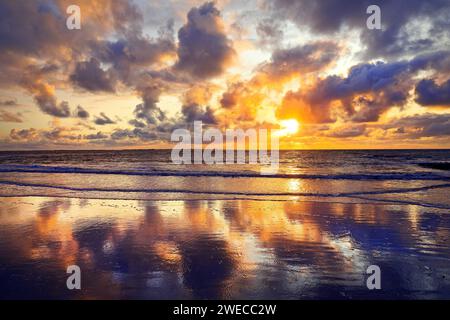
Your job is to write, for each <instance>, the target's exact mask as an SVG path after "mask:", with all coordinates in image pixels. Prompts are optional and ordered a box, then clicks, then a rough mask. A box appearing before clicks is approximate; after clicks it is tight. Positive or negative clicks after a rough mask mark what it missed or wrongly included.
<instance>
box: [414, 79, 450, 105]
mask: <svg viewBox="0 0 450 320" xmlns="http://www.w3.org/2000/svg"><path fill="white" fill-rule="evenodd" d="M416 102H417V103H418V104H420V105H423V106H450V79H449V80H447V82H444V83H442V84H441V85H438V84H436V82H435V81H434V80H431V79H424V80H421V81H420V82H419V83H418V84H417V85H416Z"/></svg>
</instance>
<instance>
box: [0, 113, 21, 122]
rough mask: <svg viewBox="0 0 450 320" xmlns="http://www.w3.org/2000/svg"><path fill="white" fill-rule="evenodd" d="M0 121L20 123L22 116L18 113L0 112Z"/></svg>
mask: <svg viewBox="0 0 450 320" xmlns="http://www.w3.org/2000/svg"><path fill="white" fill-rule="evenodd" d="M0 121H3V122H16V123H22V122H23V121H22V115H21V114H20V113H12V112H9V111H5V110H0Z"/></svg>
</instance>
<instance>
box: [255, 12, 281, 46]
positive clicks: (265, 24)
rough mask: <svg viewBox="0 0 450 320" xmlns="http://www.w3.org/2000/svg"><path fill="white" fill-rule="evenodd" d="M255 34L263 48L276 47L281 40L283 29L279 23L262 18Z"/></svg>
mask: <svg viewBox="0 0 450 320" xmlns="http://www.w3.org/2000/svg"><path fill="white" fill-rule="evenodd" d="M256 34H257V35H258V37H259V40H258V42H259V43H260V45H262V46H263V47H268V48H273V47H278V46H279V45H280V43H281V41H282V40H283V36H284V33H283V29H282V25H281V23H280V21H278V20H274V19H270V18H264V19H262V20H260V21H259V23H258V25H257V26H256Z"/></svg>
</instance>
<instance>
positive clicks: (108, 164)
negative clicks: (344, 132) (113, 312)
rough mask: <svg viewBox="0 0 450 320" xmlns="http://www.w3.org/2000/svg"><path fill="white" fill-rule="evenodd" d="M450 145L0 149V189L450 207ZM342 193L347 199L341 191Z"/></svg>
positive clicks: (88, 195) (41, 193)
mask: <svg viewBox="0 0 450 320" xmlns="http://www.w3.org/2000/svg"><path fill="white" fill-rule="evenodd" d="M449 158H450V151H449V150H418V151H417V150H416V151H414V150H385V151H381V150H380V151H281V153H280V163H279V169H278V172H277V173H276V174H273V175H270V176H262V175H261V174H260V169H261V167H260V166H259V165H250V164H244V165H242V164H232V165H226V164H225V165H207V164H198V165H195V164H191V165H177V164H173V163H172V161H171V159H170V150H140V151H137V150H133V151H51V152H46V151H36V152H0V185H1V186H2V188H1V191H0V195H1V196H30V195H36V196H59V197H76V198H96V199H131V200H135V199H140V200H179V199H282V200H292V199H294V200H295V199H300V198H305V197H307V198H310V197H314V198H320V199H321V201H334V200H335V198H337V197H338V198H340V201H350V202H352V201H355V199H358V201H361V200H364V199H371V200H374V199H376V200H379V201H383V202H390V203H395V202H398V203H406V204H408V203H409V204H417V205H422V206H428V207H436V208H443V209H449V208H450V199H449V197H448V191H449V187H450V171H446V170H440V169H433V168H430V166H429V165H430V164H442V163H446V162H447V161H448V160H449ZM343 198H345V199H343Z"/></svg>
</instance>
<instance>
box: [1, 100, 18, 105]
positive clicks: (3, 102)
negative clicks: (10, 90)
mask: <svg viewBox="0 0 450 320" xmlns="http://www.w3.org/2000/svg"><path fill="white" fill-rule="evenodd" d="M0 106H5V107H12V106H17V101H16V100H0Z"/></svg>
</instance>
